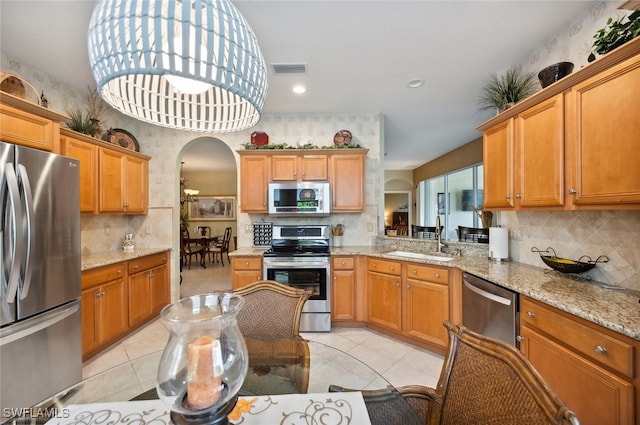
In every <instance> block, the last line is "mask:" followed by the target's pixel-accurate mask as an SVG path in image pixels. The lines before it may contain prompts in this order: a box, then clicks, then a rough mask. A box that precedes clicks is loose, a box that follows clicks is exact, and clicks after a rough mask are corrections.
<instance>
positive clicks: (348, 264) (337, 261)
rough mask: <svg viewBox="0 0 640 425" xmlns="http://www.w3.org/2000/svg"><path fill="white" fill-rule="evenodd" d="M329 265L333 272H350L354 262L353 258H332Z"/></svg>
mask: <svg viewBox="0 0 640 425" xmlns="http://www.w3.org/2000/svg"><path fill="white" fill-rule="evenodd" d="M331 264H332V266H333V269H334V270H352V269H353V268H354V264H355V260H354V258H353V257H333V258H331Z"/></svg>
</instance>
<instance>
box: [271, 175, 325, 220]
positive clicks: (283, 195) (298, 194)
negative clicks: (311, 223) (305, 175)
mask: <svg viewBox="0 0 640 425" xmlns="http://www.w3.org/2000/svg"><path fill="white" fill-rule="evenodd" d="M330 197H331V192H330V190H329V183H328V182H301V183H296V182H287V183H269V198H268V199H269V215H280V216H294V215H296V216H297V215H315V216H327V215H329V213H330V212H331V199H330Z"/></svg>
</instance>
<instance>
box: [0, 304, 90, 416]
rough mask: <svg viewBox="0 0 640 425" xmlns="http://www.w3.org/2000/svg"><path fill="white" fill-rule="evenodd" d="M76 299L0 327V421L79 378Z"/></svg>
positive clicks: (78, 316)
mask: <svg viewBox="0 0 640 425" xmlns="http://www.w3.org/2000/svg"><path fill="white" fill-rule="evenodd" d="M81 344H82V337H81V329H80V301H78V300H75V301H72V302H70V303H68V304H65V305H63V306H61V307H58V308H56V309H53V310H51V311H48V312H46V313H43V314H40V315H38V316H35V317H33V318H31V319H28V320H24V321H21V322H18V323H16V324H15V325H12V326H9V327H5V328H2V329H0V385H1V388H0V394H2V397H0V404H1V406H0V407H1V411H2V416H0V423H2V422H3V421H4V420H5V419H6V416H7V415H8V414H10V412H11V411H12V409H14V411H15V409H24V408H29V407H32V406H33V405H35V404H37V403H39V402H41V401H42V400H44V399H46V398H48V397H51V396H52V395H54V394H56V393H58V392H60V391H62V390H64V389H65V388H67V387H69V386H71V385H74V384H76V383H77V382H80V380H81V379H82V347H81Z"/></svg>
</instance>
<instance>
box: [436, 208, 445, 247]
mask: <svg viewBox="0 0 640 425" xmlns="http://www.w3.org/2000/svg"><path fill="white" fill-rule="evenodd" d="M436 239H437V241H438V248H437V250H438V252H442V248H443V247H445V246H446V245H445V244H443V243H442V231H441V230H440V216H439V215H436Z"/></svg>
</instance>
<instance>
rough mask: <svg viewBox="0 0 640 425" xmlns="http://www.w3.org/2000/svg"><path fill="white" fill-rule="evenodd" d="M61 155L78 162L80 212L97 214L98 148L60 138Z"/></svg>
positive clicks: (75, 139) (66, 137) (78, 141)
mask: <svg viewBox="0 0 640 425" xmlns="http://www.w3.org/2000/svg"><path fill="white" fill-rule="evenodd" d="M60 147H61V150H62V154H63V155H65V156H68V157H71V158H75V159H77V160H78V161H79V162H80V167H79V168H80V212H89V213H97V212H98V150H99V148H98V146H96V145H95V144H93V143H89V142H85V141H82V140H79V139H77V138H75V137H71V136H69V135H65V134H64V133H63V134H62V135H61V136H60Z"/></svg>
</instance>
